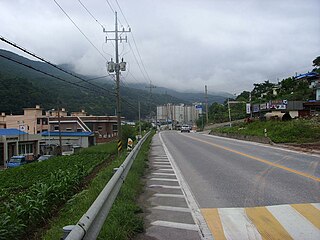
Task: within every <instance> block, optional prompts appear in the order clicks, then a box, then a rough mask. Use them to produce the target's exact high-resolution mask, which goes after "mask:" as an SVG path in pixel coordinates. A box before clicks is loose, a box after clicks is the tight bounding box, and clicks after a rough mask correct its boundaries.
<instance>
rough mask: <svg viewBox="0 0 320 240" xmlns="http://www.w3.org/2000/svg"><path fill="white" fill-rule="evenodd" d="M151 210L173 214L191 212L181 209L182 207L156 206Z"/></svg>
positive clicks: (187, 209)
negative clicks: (171, 212)
mask: <svg viewBox="0 0 320 240" xmlns="http://www.w3.org/2000/svg"><path fill="white" fill-rule="evenodd" d="M153 209H158V210H166V211H174V212H191V210H190V209H189V208H183V207H170V206H156V207H153Z"/></svg>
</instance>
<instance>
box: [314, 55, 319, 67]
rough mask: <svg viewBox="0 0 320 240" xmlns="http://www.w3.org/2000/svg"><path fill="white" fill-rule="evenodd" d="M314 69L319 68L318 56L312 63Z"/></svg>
mask: <svg viewBox="0 0 320 240" xmlns="http://www.w3.org/2000/svg"><path fill="white" fill-rule="evenodd" d="M312 63H313V65H312V66H314V67H320V56H318V57H317V58H316V59H314V60H313V61H312Z"/></svg>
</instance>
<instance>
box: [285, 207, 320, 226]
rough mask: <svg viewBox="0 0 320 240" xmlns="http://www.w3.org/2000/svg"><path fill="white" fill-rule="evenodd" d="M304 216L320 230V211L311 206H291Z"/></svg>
mask: <svg viewBox="0 0 320 240" xmlns="http://www.w3.org/2000/svg"><path fill="white" fill-rule="evenodd" d="M291 206H292V207H293V208H294V209H295V210H297V211H298V212H299V213H300V214H301V215H302V216H304V217H305V218H306V219H308V220H309V221H310V222H311V223H312V224H313V225H314V226H316V227H317V228H318V229H320V210H319V209H317V208H316V207H314V206H312V205H311V204H291Z"/></svg>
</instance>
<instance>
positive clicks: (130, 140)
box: [127, 138, 133, 151]
mask: <svg viewBox="0 0 320 240" xmlns="http://www.w3.org/2000/svg"><path fill="white" fill-rule="evenodd" d="M132 147H133V141H132V139H131V138H128V145H127V150H128V151H131V150H132Z"/></svg>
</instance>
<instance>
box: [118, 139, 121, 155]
mask: <svg viewBox="0 0 320 240" xmlns="http://www.w3.org/2000/svg"><path fill="white" fill-rule="evenodd" d="M121 150H122V141H121V140H118V152H121Z"/></svg>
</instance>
